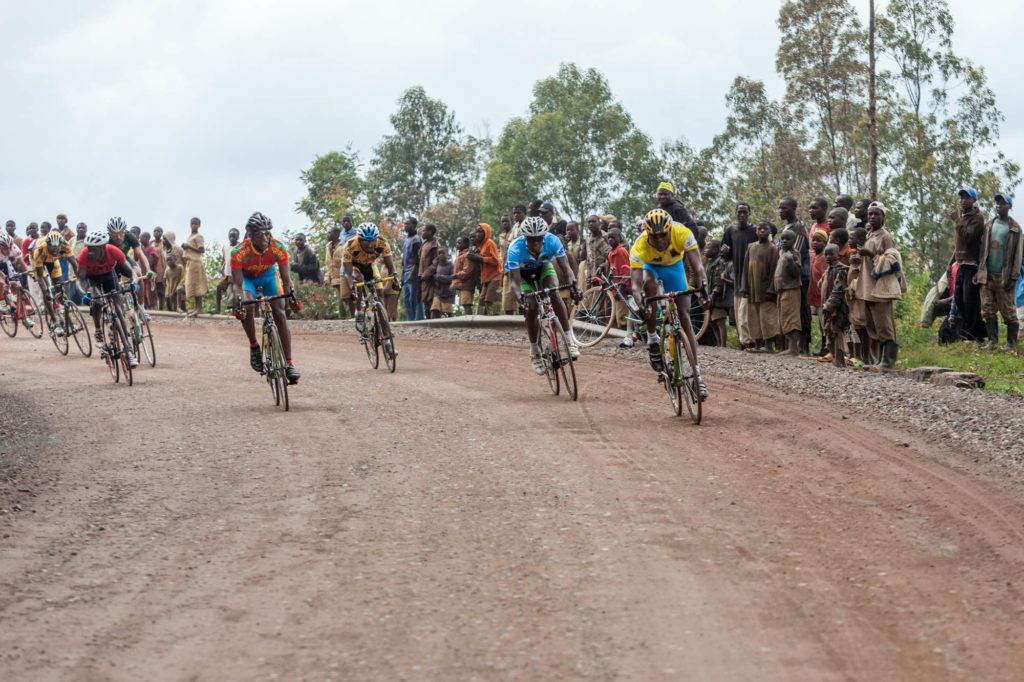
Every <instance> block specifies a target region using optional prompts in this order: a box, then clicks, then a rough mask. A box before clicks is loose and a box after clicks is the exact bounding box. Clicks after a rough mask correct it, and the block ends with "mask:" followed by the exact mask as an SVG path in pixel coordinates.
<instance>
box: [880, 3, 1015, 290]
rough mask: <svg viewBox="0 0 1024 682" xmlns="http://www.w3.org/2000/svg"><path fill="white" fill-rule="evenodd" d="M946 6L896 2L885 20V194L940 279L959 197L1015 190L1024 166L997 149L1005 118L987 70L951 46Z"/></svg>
mask: <svg viewBox="0 0 1024 682" xmlns="http://www.w3.org/2000/svg"><path fill="white" fill-rule="evenodd" d="M953 31H954V22H953V17H952V15H951V13H950V12H949V7H948V5H947V4H946V2H945V0H892V2H890V3H889V6H888V7H887V9H886V11H885V14H884V15H883V16H881V17H879V19H878V38H879V44H880V46H881V51H882V54H883V55H884V56H885V57H887V58H888V59H889V60H890V61H891V63H892V65H893V66H894V67H895V68H894V70H892V71H888V70H887V71H885V72H883V74H881V77H880V92H881V93H882V96H881V98H880V102H881V103H882V106H881V107H880V116H881V117H882V119H883V125H881V126H880V131H881V134H882V137H883V139H884V148H885V150H887V153H885V161H886V166H887V169H886V177H885V187H886V190H887V191H888V193H889V194H890V196H891V200H890V203H893V204H895V205H896V207H897V210H898V211H899V214H900V215H901V216H902V218H903V221H902V227H903V229H904V233H905V235H906V236H907V237H908V238H909V246H910V247H911V248H912V249H914V250H915V251H916V252H917V253H918V255H919V256H921V258H922V260H923V261H924V262H925V263H926V264H927V265H928V267H929V269H930V271H931V275H932V277H933V279H934V278H937V277H938V276H939V275H940V273H941V272H942V271H943V270H944V269H945V265H946V262H947V260H948V259H949V256H950V254H951V253H952V247H953V228H952V223H951V222H950V221H949V219H948V217H946V216H945V214H946V212H947V211H948V210H949V209H950V208H953V207H955V206H956V201H957V200H956V191H957V189H958V188H960V187H963V186H965V185H973V186H975V187H977V189H978V190H979V191H982V192H985V193H986V194H987V195H989V196H991V194H992V193H993V192H994V191H995V190H996V189H997V188H999V187H1002V188H1003V189H1007V190H1009V189H1012V188H1013V187H1014V186H1015V185H1016V184H1018V183H1019V181H1020V177H1019V174H1020V167H1019V166H1018V165H1017V164H1016V163H1013V162H1011V161H1009V160H1008V159H1007V158H1006V157H1005V156H1004V155H1003V154H1002V153H1001V152H999V151H998V150H997V149H996V143H997V141H998V135H999V124H1000V123H1001V122H1002V120H1003V115H1002V114H1001V113H1000V111H999V109H998V108H997V106H996V99H995V94H994V93H993V92H992V89H991V88H990V87H989V86H988V82H987V79H986V77H985V73H984V71H983V70H982V69H981V68H978V67H976V66H974V65H973V64H971V63H970V62H969V61H968V60H966V59H963V58H961V57H958V56H957V55H956V54H955V53H954V52H953V49H952V36H953Z"/></svg>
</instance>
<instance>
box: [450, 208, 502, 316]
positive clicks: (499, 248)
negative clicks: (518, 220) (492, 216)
mask: <svg viewBox="0 0 1024 682" xmlns="http://www.w3.org/2000/svg"><path fill="white" fill-rule="evenodd" d="M513 239H514V237H513V236H512V218H511V217H510V216H507V215H503V216H501V234H499V235H498V251H499V253H500V255H501V267H502V273H501V275H500V277H501V312H502V314H503V315H514V314H515V312H516V299H515V297H514V296H513V295H512V280H511V279H509V277H508V276H507V275H506V274H505V271H504V270H505V263H506V261H507V260H508V245H509V244H511V243H512V240H513ZM453 267H454V266H453Z"/></svg>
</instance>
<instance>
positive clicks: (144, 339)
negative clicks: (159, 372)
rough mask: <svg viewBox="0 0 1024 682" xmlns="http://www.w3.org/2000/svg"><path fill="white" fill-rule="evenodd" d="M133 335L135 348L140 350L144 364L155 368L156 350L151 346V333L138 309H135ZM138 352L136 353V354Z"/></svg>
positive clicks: (147, 323)
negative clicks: (144, 360)
mask: <svg viewBox="0 0 1024 682" xmlns="http://www.w3.org/2000/svg"><path fill="white" fill-rule="evenodd" d="M135 334H136V337H135V338H136V341H137V344H136V345H137V347H141V348H142V352H143V354H144V355H145V356H146V362H147V363H149V366H150V367H156V348H155V347H154V346H153V332H152V331H151V330H150V328H149V322H148V321H147V320H146V318H145V317H144V316H143V314H142V311H141V310H139V308H135ZM137 353H138V351H136V354H137Z"/></svg>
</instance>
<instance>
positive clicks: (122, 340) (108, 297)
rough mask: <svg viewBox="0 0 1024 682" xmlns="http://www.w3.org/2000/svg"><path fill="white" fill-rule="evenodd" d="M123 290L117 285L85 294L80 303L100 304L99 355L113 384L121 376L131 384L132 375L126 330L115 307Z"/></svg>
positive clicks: (119, 302)
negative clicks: (102, 290) (101, 335)
mask: <svg viewBox="0 0 1024 682" xmlns="http://www.w3.org/2000/svg"><path fill="white" fill-rule="evenodd" d="M125 291H126V289H122V288H120V287H118V288H117V289H115V290H114V291H111V292H108V293H106V294H96V295H86V296H84V297H82V303H83V304H86V303H88V302H89V301H99V302H100V303H101V304H102V309H101V312H100V329H102V330H103V343H102V344H101V345H100V357H101V358H103V362H105V363H106V365H107V369H108V370H110V376H111V378H112V379H113V380H114V383H115V384H116V383H118V382H119V381H120V380H121V377H122V376H123V377H124V380H125V383H126V384H128V385H129V386H131V385H132V383H133V377H132V365H131V360H130V359H129V358H128V349H129V348H130V342H129V337H128V330H127V329H125V327H124V323H123V322H121V318H120V316H118V314H117V307H118V306H121V305H122V304H121V300H122V294H123V293H124V292H125Z"/></svg>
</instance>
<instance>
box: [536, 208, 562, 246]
mask: <svg viewBox="0 0 1024 682" xmlns="http://www.w3.org/2000/svg"><path fill="white" fill-rule="evenodd" d="M537 212H538V213H539V214H540V217H541V218H543V219H544V222H546V223H547V224H548V226H549V227H550V232H551V233H552V234H554V235H555V236H556V237H559V238H561V237H564V236H565V225H566V223H565V221H564V220H558V219H556V218H555V206H554V204H552V203H551V202H550V201H545V202H544V203H542V204H541V205H540V207H539V208H538V209H537Z"/></svg>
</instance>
